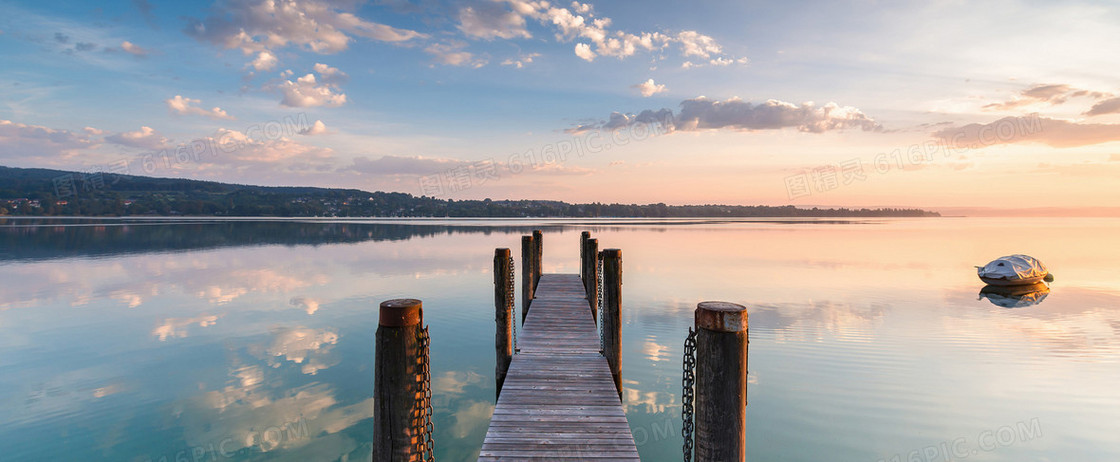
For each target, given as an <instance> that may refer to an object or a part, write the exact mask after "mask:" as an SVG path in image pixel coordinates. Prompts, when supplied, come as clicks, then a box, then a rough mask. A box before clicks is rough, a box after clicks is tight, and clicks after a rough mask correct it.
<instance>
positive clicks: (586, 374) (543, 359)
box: [478, 274, 639, 461]
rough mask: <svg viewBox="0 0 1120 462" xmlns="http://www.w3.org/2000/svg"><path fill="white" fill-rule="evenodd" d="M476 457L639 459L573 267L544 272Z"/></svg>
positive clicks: (495, 458) (504, 458)
mask: <svg viewBox="0 0 1120 462" xmlns="http://www.w3.org/2000/svg"><path fill="white" fill-rule="evenodd" d="M519 334H520V335H519V336H518V340H517V341H518V347H519V349H520V353H518V354H515V355H514V356H513V361H512V362H511V363H510V366H509V373H508V375H507V376H506V379H505V384H504V385H503V386H502V393H501V396H500V397H499V398H498V404H497V406H496V407H495V409H494V416H493V417H491V418H490V429H489V430H487V432H486V440H485V441H484V442H483V443H482V450H481V451H480V452H479V457H478V460H479V461H496V460H565V459H580V460H585V459H610V460H639V459H638V449H637V446H636V445H635V444H634V437H633V435H632V434H631V433H630V425H629V424H628V423H627V421H626V413H625V412H624V411H623V410H622V402H621V401H620V400H619V397H618V390H616V389H615V386H614V380H613V378H612V377H611V370H610V367H609V366H608V365H607V360H606V358H604V357H603V355H602V354H600V353H599V331H598V329H597V327H596V325H595V320H594V319H593V318H592V317H591V309H590V308H589V307H588V305H587V298H586V296H585V294H584V292H583V283H582V282H581V281H580V277H579V275H578V274H544V275H542V276H541V279H540V282H539V283H538V285H537V291H536V296H535V298H534V299H533V302H532V304H531V305H530V306H529V315H528V316H527V317H526V318H525V324H524V325H523V327H522V328H521V331H520V332H519Z"/></svg>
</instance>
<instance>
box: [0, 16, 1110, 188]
mask: <svg viewBox="0 0 1120 462" xmlns="http://www.w3.org/2000/svg"><path fill="white" fill-rule="evenodd" d="M0 8H3V9H4V11H5V12H6V14H5V15H3V18H0V62H3V65H2V66H0V89H2V90H0V164H3V165H8V166H18V167H49V168H58V169H65V170H79V171H96V170H108V171H119V172H128V173H132V174H140V175H154V176H172V177H189V178H199V179H212V180H218V181H230V182H238V183H253V184H270V185H317V186H334V187H356V188H362V189H367V190H395V191H402V192H408V193H412V194H428V195H436V196H440V197H453V198H483V197H491V198H495V199H499V198H541V199H561V200H569V201H587V200H601V201H623V202H643V203H644V202H667V203H697V202H721V203H740V204H756V203H760V204H787V203H790V204H795V205H814V204H829V205H849V206H861V205H867V206H875V205H908V206H925V207H935V206H946V207H960V206H973V205H981V203H982V204H983V205H990V206H996V207H1024V206H1054V207H1072V206H1106V205H1110V204H1114V203H1116V202H1117V199H1120V197H1118V196H1120V192H1118V188H1117V187H1116V186H1114V185H1113V183H1114V181H1113V180H1112V178H1115V174H1116V173H1120V171H1118V170H1120V150H1118V149H1117V147H1120V99H1118V98H1117V94H1118V93H1120V87H1117V84H1116V79H1115V76H1116V75H1117V73H1118V71H1120V53H1116V51H1117V50H1116V45H1115V42H1116V37H1120V9H1118V8H1116V7H1114V6H1113V5H1110V4H1108V3H1105V2H1061V3H1052V2H1023V1H1000V2H984V3H983V4H980V5H976V4H972V3H969V2H875V1H854V2H782V3H749V2H716V1H705V2H662V1H653V2H641V3H637V2H609V3H608V2H601V3H578V2H575V3H571V2H570V3H563V2H545V1H523V0H501V1H491V0H480V1H473V2H444V1H430V2H429V1H418V2H406V1H399V0H386V1H361V0H337V1H331V0H283V1H282V0H223V1H217V2H160V1H151V0H147V1H122V2H65V3H52V4H50V5H45V4H42V3H38V2H9V1H0ZM646 110H648V112H645V113H643V111H646ZM643 114H645V115H643ZM604 140H605V141H604ZM572 146H582V148H581V149H580V150H573V149H571V147H572ZM915 146H916V148H914V147H915ZM558 152H564V153H567V152H571V153H572V154H571V155H567V154H564V155H560V154H557V153H558ZM908 153H909V154H908ZM581 154H582V155H581ZM1024 183H1027V184H1032V185H1033V186H1032V188H1033V191H1035V192H1036V194H1035V195H1034V197H1033V198H1032V200H1031V201H1029V203H1027V202H1025V201H1023V194H1022V192H1023V186H1022V185H1023V184H1024ZM978 201H979V202H978Z"/></svg>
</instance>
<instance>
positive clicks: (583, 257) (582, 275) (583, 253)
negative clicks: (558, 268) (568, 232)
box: [579, 231, 591, 293]
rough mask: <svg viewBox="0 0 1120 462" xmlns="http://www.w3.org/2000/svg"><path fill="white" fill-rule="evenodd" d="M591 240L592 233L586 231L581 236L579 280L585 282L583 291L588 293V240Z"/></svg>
mask: <svg viewBox="0 0 1120 462" xmlns="http://www.w3.org/2000/svg"><path fill="white" fill-rule="evenodd" d="M588 239H591V232H590V231H584V232H582V233H580V235H579V279H580V280H581V281H583V291H584V292H585V293H586V292H587V240H588Z"/></svg>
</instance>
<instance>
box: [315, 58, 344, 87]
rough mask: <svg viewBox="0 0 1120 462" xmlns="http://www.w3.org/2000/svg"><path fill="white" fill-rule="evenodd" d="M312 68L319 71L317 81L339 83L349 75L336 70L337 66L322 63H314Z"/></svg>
mask: <svg viewBox="0 0 1120 462" xmlns="http://www.w3.org/2000/svg"><path fill="white" fill-rule="evenodd" d="M313 69H314V70H315V72H317V73H319V81H320V82H323V83H327V84H332V85H339V84H343V83H346V81H347V80H350V76H349V75H346V73H345V72H342V71H340V70H338V68H337V67H330V66H328V65H326V64H323V63H315V66H314V67H313Z"/></svg>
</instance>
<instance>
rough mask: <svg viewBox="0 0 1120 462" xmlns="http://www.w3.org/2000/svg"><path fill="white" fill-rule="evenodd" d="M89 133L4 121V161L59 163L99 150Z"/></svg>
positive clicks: (0, 154)
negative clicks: (91, 150) (96, 148)
mask: <svg viewBox="0 0 1120 462" xmlns="http://www.w3.org/2000/svg"><path fill="white" fill-rule="evenodd" d="M86 133H89V134H94V133H90V132H88V131H87V132H86ZM89 134H83V133H74V132H71V131H69V130H58V129H54V128H48V127H43V126H40V125H27V124H21V123H16V122H12V121H10V120H2V119H0V146H3V148H2V149H0V159H5V160H20V161H26V160H28V159H38V160H40V161H45V162H46V163H53V162H58V161H61V160H65V159H68V158H72V157H74V156H77V155H78V154H80V153H82V152H84V151H86V150H87V149H90V148H95V147H97V146H98V144H99V143H98V142H97V140H94V139H93V138H91V137H90V136H89Z"/></svg>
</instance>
